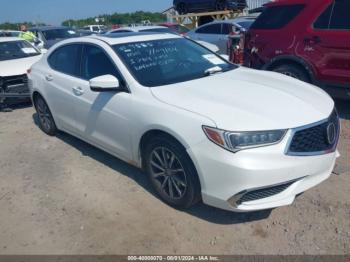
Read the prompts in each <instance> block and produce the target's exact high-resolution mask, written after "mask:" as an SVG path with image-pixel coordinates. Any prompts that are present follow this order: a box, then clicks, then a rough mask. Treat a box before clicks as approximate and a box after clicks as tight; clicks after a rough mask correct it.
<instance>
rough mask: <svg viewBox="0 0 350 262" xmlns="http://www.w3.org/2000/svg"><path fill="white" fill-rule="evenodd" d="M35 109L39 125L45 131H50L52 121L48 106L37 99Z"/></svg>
mask: <svg viewBox="0 0 350 262" xmlns="http://www.w3.org/2000/svg"><path fill="white" fill-rule="evenodd" d="M36 108H37V112H38V115H39V121H40V124H41V125H42V127H43V128H44V129H45V130H50V129H51V126H52V119H51V114H50V110H49V108H48V106H47V105H46V103H45V102H44V101H43V100H42V99H38V101H37V106H36Z"/></svg>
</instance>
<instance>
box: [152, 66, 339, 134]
mask: <svg viewBox="0 0 350 262" xmlns="http://www.w3.org/2000/svg"><path fill="white" fill-rule="evenodd" d="M151 92H152V93H153V95H154V96H155V97H156V98H157V99H158V100H160V101H162V102H164V103H167V104H170V105H173V106H176V107H179V108H182V109H185V110H188V111H191V112H194V113H197V114H200V115H203V116H205V117H207V118H209V119H211V120H212V121H213V122H214V123H215V124H216V125H217V127H218V128H220V129H224V130H230V131H254V130H255V131H257V130H275V129H289V128H295V127H300V126H304V125H307V124H310V123H315V122H318V121H320V120H323V119H326V118H327V117H328V116H329V115H330V114H331V112H332V111H333V108H334V102H333V100H332V99H331V98H330V97H329V95H328V94H326V93H325V92H324V91H323V90H321V89H319V88H317V87H315V86H312V85H310V84H307V83H304V82H301V81H299V80H296V79H293V78H290V77H287V76H284V75H281V74H278V73H273V72H266V71H257V70H252V69H248V68H244V67H240V68H238V69H236V70H232V71H229V72H226V73H221V74H216V75H212V76H210V77H205V78H201V79H197V80H192V81H188V82H183V83H180V84H173V85H167V86H160V87H153V88H151Z"/></svg>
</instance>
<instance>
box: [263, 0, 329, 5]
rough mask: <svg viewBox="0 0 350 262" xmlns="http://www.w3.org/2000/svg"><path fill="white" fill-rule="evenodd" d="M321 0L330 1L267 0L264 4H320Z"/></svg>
mask: <svg viewBox="0 0 350 262" xmlns="http://www.w3.org/2000/svg"><path fill="white" fill-rule="evenodd" d="M323 2H331V0H316V1H315V0H313V1H310V0H275V1H271V2H268V3H267V4H265V6H275V5H289V4H294V5H295V4H315V5H318V4H321V3H323Z"/></svg>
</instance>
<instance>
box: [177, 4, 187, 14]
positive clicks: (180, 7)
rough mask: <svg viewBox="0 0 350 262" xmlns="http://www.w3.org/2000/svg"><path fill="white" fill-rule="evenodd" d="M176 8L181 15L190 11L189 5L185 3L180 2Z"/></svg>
mask: <svg viewBox="0 0 350 262" xmlns="http://www.w3.org/2000/svg"><path fill="white" fill-rule="evenodd" d="M176 10H177V12H178V13H179V14H180V15H185V14H187V13H188V10H187V6H186V4H185V3H179V4H178V5H177V7H176Z"/></svg>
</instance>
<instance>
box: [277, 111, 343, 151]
mask: <svg viewBox="0 0 350 262" xmlns="http://www.w3.org/2000/svg"><path fill="white" fill-rule="evenodd" d="M334 113H335V114H336V115H337V120H338V127H339V128H338V130H337V139H336V141H335V142H334V145H333V147H332V148H331V149H328V150H323V151H316V152H291V151H290V146H291V144H292V141H293V138H294V136H295V134H296V133H297V132H298V131H302V130H305V129H309V128H312V127H315V126H318V125H322V124H324V123H327V122H328V121H329V119H330V118H331V117H332V115H333V114H334ZM339 138H340V121H339V116H338V113H337V111H336V110H335V109H334V110H333V111H332V113H331V114H330V115H329V117H327V118H326V119H324V120H321V121H318V122H316V123H312V124H308V125H305V126H301V127H296V128H292V129H291V134H290V136H289V138H288V141H287V145H286V149H285V152H284V154H285V155H288V156H319V155H325V154H329V153H333V152H334V151H335V150H336V149H337V146H338V142H339Z"/></svg>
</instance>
